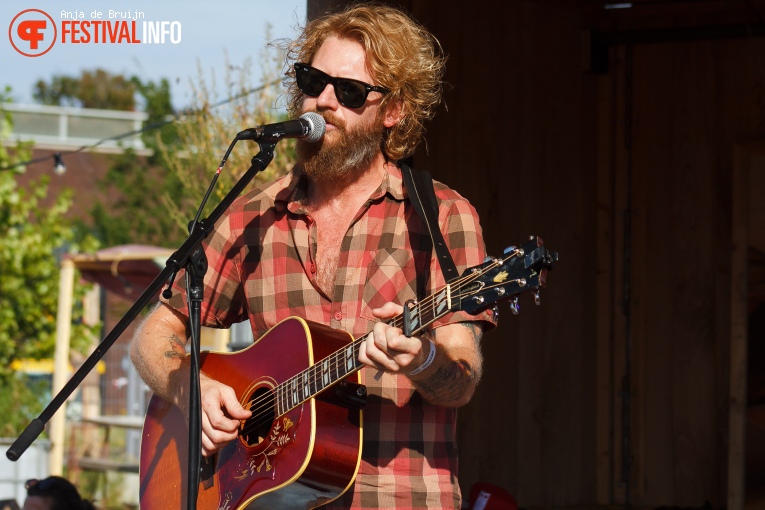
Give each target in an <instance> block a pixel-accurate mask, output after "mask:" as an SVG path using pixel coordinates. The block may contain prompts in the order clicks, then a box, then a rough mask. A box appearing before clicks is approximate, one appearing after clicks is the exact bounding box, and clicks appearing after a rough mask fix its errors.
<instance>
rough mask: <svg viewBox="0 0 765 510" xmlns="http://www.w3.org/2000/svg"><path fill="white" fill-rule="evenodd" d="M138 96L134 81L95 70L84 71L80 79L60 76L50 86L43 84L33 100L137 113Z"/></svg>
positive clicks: (38, 87) (37, 84) (37, 86)
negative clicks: (136, 95) (134, 111)
mask: <svg viewBox="0 0 765 510" xmlns="http://www.w3.org/2000/svg"><path fill="white" fill-rule="evenodd" d="M135 94H136V84H135V83H134V82H133V81H132V80H131V79H129V78H126V77H124V76H122V75H119V74H111V73H109V72H108V71H104V70H103V69H94V70H92V71H83V72H82V74H81V75H80V76H79V77H75V76H64V75H56V76H54V77H53V78H52V79H51V81H50V83H46V82H45V81H43V80H39V81H38V82H37V83H36V84H35V91H34V94H33V97H34V99H35V101H37V102H39V103H42V104H47V105H55V106H81V107H83V108H101V109H106V110H127V111H133V110H135V107H136V100H135Z"/></svg>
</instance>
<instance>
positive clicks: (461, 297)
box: [451, 237, 558, 314]
mask: <svg viewBox="0 0 765 510" xmlns="http://www.w3.org/2000/svg"><path fill="white" fill-rule="evenodd" d="M557 260H558V253H557V252H554V251H550V250H548V249H547V248H545V246H544V242H543V241H542V239H541V238H539V237H531V239H530V240H529V241H527V242H526V243H525V244H524V245H523V246H520V247H515V246H511V247H509V248H506V249H505V253H504V254H503V256H502V258H491V257H488V258H487V259H486V261H484V263H483V264H481V265H479V266H475V267H471V268H469V269H467V270H466V271H465V272H464V273H463V274H462V276H460V277H459V278H457V280H456V281H455V282H452V283H451V288H452V295H451V298H452V303H453V310H465V311H466V312H468V313H473V314H474V313H477V312H480V311H481V310H485V309H486V308H490V307H492V306H494V305H495V304H496V303H498V302H500V301H504V300H507V299H509V300H511V302H510V309H511V311H513V313H516V314H517V313H518V310H519V306H518V296H519V295H520V294H524V293H526V292H533V293H534V299H535V302H536V304H540V299H539V289H540V288H541V287H544V286H546V284H547V272H548V271H549V270H550V269H552V267H553V264H554V263H555V262H557Z"/></svg>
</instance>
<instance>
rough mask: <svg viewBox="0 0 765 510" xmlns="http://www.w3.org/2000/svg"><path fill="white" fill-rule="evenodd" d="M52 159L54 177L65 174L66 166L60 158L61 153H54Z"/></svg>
mask: <svg viewBox="0 0 765 510" xmlns="http://www.w3.org/2000/svg"><path fill="white" fill-rule="evenodd" d="M53 158H54V160H53V171H54V172H56V175H64V174H65V173H66V165H65V164H64V160H63V158H61V153H60V152H57V153H55V154H54V155H53Z"/></svg>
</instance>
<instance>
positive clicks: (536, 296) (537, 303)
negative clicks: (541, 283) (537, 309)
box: [534, 289, 542, 306]
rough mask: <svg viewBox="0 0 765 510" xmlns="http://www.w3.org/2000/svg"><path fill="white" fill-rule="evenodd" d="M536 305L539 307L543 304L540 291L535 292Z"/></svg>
mask: <svg viewBox="0 0 765 510" xmlns="http://www.w3.org/2000/svg"><path fill="white" fill-rule="evenodd" d="M534 304H535V305H537V306H539V305H541V304H542V298H541V297H540V296H539V289H537V290H535V291H534Z"/></svg>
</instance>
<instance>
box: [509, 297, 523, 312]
mask: <svg viewBox="0 0 765 510" xmlns="http://www.w3.org/2000/svg"><path fill="white" fill-rule="evenodd" d="M510 311H511V312H513V315H518V313H520V311H521V305H520V304H518V296H515V297H514V298H513V299H512V300H511V301H510Z"/></svg>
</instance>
